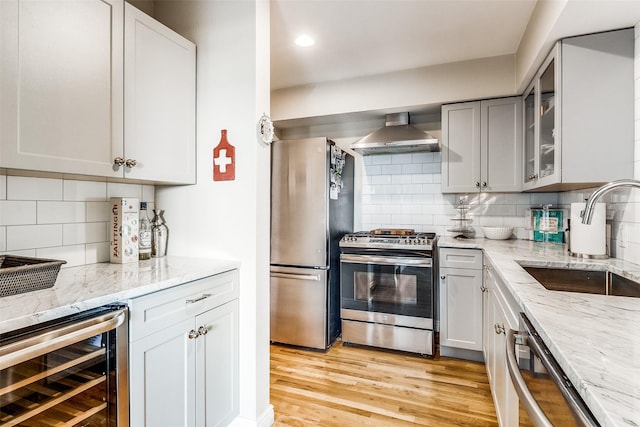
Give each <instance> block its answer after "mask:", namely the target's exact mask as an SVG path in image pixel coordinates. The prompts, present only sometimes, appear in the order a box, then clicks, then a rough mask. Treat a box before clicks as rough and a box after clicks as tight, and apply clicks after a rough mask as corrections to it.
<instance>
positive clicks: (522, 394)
mask: <svg viewBox="0 0 640 427" xmlns="http://www.w3.org/2000/svg"><path fill="white" fill-rule="evenodd" d="M515 334H516V331H514V330H513V329H511V328H509V330H508V331H507V349H506V350H507V368H508V370H509V376H510V377H511V380H512V381H513V386H514V387H515V389H516V392H517V393H518V397H519V398H520V402H521V403H522V404H523V405H524V407H525V408H526V410H527V414H529V417H530V418H531V422H532V423H533V425H534V426H535V427H553V424H551V422H550V421H549V418H547V416H546V415H545V414H544V411H543V410H542V408H540V405H538V402H536V399H535V398H534V397H533V395H532V394H531V392H530V391H529V389H528V388H527V383H526V382H525V381H524V378H522V375H521V374H520V368H519V367H518V361H517V359H516V335H515Z"/></svg>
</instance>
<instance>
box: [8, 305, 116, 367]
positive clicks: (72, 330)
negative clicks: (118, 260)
mask: <svg viewBox="0 0 640 427" xmlns="http://www.w3.org/2000/svg"><path fill="white" fill-rule="evenodd" d="M125 319H126V309H120V310H116V311H114V312H111V313H107V314H104V315H101V316H97V317H92V318H90V319H85V320H81V321H78V322H76V323H72V324H71V325H66V326H62V327H60V328H57V329H54V330H50V331H45V332H43V333H40V334H38V335H35V336H33V337H28V338H25V339H23V340H19V341H16V342H14V343H11V344H7V345H5V346H3V347H1V348H0V370H2V369H6V368H9V367H11V366H14V365H17V364H18V363H22V362H26V361H27V360H30V359H33V358H34V357H37V356H41V355H43V354H47V353H50V352H52V351H54V350H58V349H61V348H63V347H66V346H69V345H71V344H74V343H77V342H80V341H82V340H85V339H87V338H91V337H93V336H95V335H98V334H101V333H103V332H107V331H110V330H112V329H115V328H117V327H118V326H120V325H121V324H123V323H124V321H125Z"/></svg>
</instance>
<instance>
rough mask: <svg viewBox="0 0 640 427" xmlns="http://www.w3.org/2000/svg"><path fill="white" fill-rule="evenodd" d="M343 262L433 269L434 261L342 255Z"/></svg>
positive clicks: (427, 258)
mask: <svg viewBox="0 0 640 427" xmlns="http://www.w3.org/2000/svg"><path fill="white" fill-rule="evenodd" d="M340 261H341V262H348V263H352V264H370V265H371V264H378V265H408V266H414V267H431V266H432V259H431V258H429V257H424V258H412V257H390V256H371V255H354V254H342V255H340Z"/></svg>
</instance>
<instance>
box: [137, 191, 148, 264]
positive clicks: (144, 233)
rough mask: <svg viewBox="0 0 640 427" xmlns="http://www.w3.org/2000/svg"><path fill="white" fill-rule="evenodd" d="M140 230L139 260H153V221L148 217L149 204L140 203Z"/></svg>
mask: <svg viewBox="0 0 640 427" xmlns="http://www.w3.org/2000/svg"><path fill="white" fill-rule="evenodd" d="M139 224H140V225H139V230H138V259H140V260H145V259H151V221H150V220H149V216H148V215H147V203H146V202H140V222H139Z"/></svg>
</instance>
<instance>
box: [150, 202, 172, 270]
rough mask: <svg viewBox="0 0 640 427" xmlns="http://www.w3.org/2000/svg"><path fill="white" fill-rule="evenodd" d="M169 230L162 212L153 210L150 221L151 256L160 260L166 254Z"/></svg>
mask: <svg viewBox="0 0 640 427" xmlns="http://www.w3.org/2000/svg"><path fill="white" fill-rule="evenodd" d="M168 237H169V228H168V227H167V225H166V224H165V221H164V210H162V209H157V210H156V209H154V210H153V219H152V220H151V256H152V257H153V258H160V257H163V256H165V255H166V254H167V240H168Z"/></svg>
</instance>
